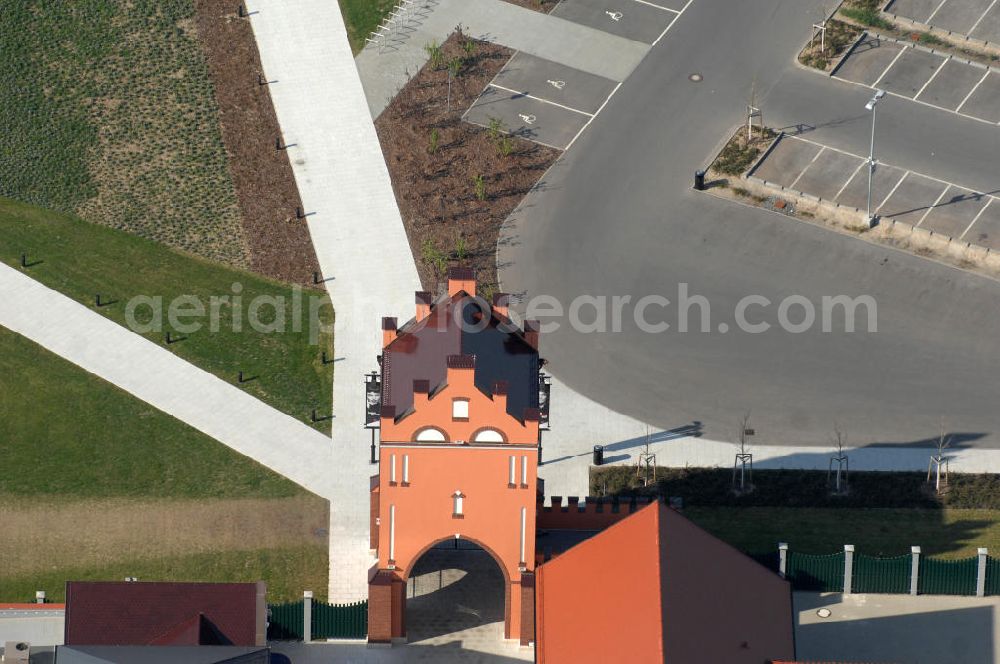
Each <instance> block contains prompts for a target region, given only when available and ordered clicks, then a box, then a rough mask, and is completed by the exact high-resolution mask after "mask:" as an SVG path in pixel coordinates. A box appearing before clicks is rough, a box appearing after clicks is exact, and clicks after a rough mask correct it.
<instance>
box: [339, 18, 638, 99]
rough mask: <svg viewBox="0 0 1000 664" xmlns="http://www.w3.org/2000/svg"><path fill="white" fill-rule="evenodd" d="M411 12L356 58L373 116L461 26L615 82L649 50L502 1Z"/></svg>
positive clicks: (472, 33)
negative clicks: (431, 47) (434, 45)
mask: <svg viewBox="0 0 1000 664" xmlns="http://www.w3.org/2000/svg"><path fill="white" fill-rule="evenodd" d="M412 16H413V18H412V19H411V20H410V21H409V22H408V23H407V24H406V25H405V27H404V29H403V30H402V31H401V32H400V34H399V36H398V37H393V38H390V39H388V40H387V41H386V45H385V47H384V48H383V49H382V51H381V52H380V51H379V49H378V47H376V46H374V45H369V46H368V47H367V48H365V49H364V50H363V51H361V53H359V54H358V56H357V59H356V61H357V67H358V72H359V73H360V75H361V80H362V82H363V83H364V87H365V92H366V93H367V95H368V105H369V108H370V109H371V114H372V117H373V118H374V117H378V115H379V114H380V113H381V112H382V110H383V109H384V108H385V107H386V106H387V105H388V103H389V101H391V100H392V98H393V97H394V96H395V95H396V93H397V92H398V91H399V90H400V89H401V88H402V87H403V86H404V85H406V82H407V81H408V80H409V78H410V77H411V76H413V75H414V74H416V73H417V71H419V70H420V68H421V67H422V66H423V65H424V63H425V62H427V53H426V52H425V51H424V46H426V45H427V44H429V43H431V42H432V41H436V42H438V43H441V42H443V41H444V40H445V39H447V38H448V35H450V34H451V33H452V32H454V30H455V28H456V26H459V25H461V26H462V28H463V30H464V31H465V33H466V34H467V35H468V36H470V37H475V38H477V39H484V40H487V41H491V42H494V43H497V44H501V45H503V46H507V47H509V48H512V49H514V50H516V51H522V52H524V53H530V54H531V55H535V56H537V57H540V58H544V59H546V60H551V61H553V62H558V63H560V64H563V65H566V66H569V67H573V68H575V69H580V70H582V71H586V72H589V73H591V74H596V75H598V76H603V77H604V78H608V79H611V80H613V81H624V80H625V79H626V78H627V77H628V75H629V74H630V73H632V70H633V69H635V68H636V66H638V64H639V62H640V61H641V60H642V59H643V57H645V55H646V53H647V52H649V46H648V45H647V44H643V43H641V42H638V41H633V40H631V39H625V38H622V37H618V36H616V35H612V34H610V33H608V32H604V31H602V30H596V29H594V28H590V27H587V26H585V25H582V24H580V23H574V22H572V21H567V20H565V19H561V18H558V17H556V16H551V15H548V14H542V13H540V12H536V11H532V10H530V9H525V8H524V7H519V6H517V5H514V4H511V3H509V2H504V1H503V0H424V1H423V2H422V3H420V7H418V8H417V9H415V10H413V14H412Z"/></svg>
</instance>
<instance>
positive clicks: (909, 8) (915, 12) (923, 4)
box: [885, 0, 941, 23]
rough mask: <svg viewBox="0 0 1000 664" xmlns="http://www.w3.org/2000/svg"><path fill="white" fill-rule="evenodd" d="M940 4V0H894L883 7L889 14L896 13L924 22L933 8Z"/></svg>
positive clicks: (932, 11)
mask: <svg viewBox="0 0 1000 664" xmlns="http://www.w3.org/2000/svg"><path fill="white" fill-rule="evenodd" d="M940 4H941V1H940V0H896V1H895V2H893V3H891V4H890V5H889V6H888V7H886V8H885V10H886V11H887V12H889V13H890V14H897V15H899V16H905V17H906V18H910V19H913V20H914V21H917V22H919V23H926V22H927V19H928V18H929V17H930V15H931V14H933V13H934V10H935V9H937V8H938V5H940Z"/></svg>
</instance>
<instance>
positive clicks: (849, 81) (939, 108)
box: [831, 47, 1000, 127]
mask: <svg viewBox="0 0 1000 664" xmlns="http://www.w3.org/2000/svg"><path fill="white" fill-rule="evenodd" d="M907 48H909V47H907ZM904 50H905V49H904ZM897 57H898V56H897ZM943 66H944V65H942V67H943ZM970 66H971V65H970ZM939 68H940V67H939ZM989 74H990V70H989V69H987V70H986V74H985V75H984V76H983V77H982V78H981V79H980V80H979V83H982V82H983V81H984V80H986V77H987V76H989ZM831 78H835V79H837V80H838V81H843V82H844V83H850V84H851V85H857V86H859V87H862V88H867V89H869V90H875V89H876V88H875V86H872V85H868V84H867V83H862V82H860V81H852V80H851V79H849V78H843V77H842V76H837V75H836V74H833V75H831ZM979 83H976V86H975V87H974V88H972V90H970V91H969V94H968V95H966V96H965V99H963V100H962V103H961V104H959V105H958V108H956V109H955V110H951V109H950V108H945V107H944V106H938V105H937V104H931V103H930V102H926V101H923V100H921V99H915V98H913V97H907V96H906V95H901V94H899V93H898V92H893V91H892V90H885V93H886V94H888V95H892V96H893V97H899V98H900V99H909V100H910V101H912V102H914V103H916V104H923V105H924V106H927V107H928V108H936V109H937V110H939V111H944V112H946V113H954V114H955V115H958V116H961V117H963V118H968V119H969V120H975V121H976V122H982V123H983V124H988V125H990V126H991V127H993V126H996V125H998V124H1000V123H998V122H991V121H990V120H985V119H983V118H979V117H976V116H975V115H969V114H968V113H962V112H960V111H959V109H960V108H962V106H963V105H964V104H965V102H967V101H968V100H969V97H971V96H972V93H973V92H975V91H976V88H977V87H979Z"/></svg>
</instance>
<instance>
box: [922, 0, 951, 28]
mask: <svg viewBox="0 0 1000 664" xmlns="http://www.w3.org/2000/svg"><path fill="white" fill-rule="evenodd" d="M946 2H948V0H941V4H940V5H938V6H937V8H936V9H935V10H934V11H932V12H931V15H930V16H928V17H927V20H926V21H923V22H924V23H926V24H927V25H932V24H931V19H932V18H934V16H935V15H937V13H938V12H939V11H941V8H942V7H944V3H946Z"/></svg>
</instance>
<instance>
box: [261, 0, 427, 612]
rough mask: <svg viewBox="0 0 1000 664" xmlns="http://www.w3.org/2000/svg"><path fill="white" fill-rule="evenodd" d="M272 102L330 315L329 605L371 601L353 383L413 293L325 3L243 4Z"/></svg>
mask: <svg viewBox="0 0 1000 664" xmlns="http://www.w3.org/2000/svg"><path fill="white" fill-rule="evenodd" d="M247 9H248V11H249V12H250V13H251V17H250V21H251V25H252V26H253V31H254V36H255V37H256V39H257V48H258V49H259V51H260V59H261V63H262V64H263V68H264V73H265V75H266V77H267V79H268V80H269V81H272V83H270V91H271V99H272V100H273V101H274V108H275V111H276V113H277V116H278V122H279V124H280V125H281V129H282V132H283V140H284V142H285V143H286V144H287V145H288V146H289V147H288V156H289V159H290V161H291V164H292V171H293V172H294V174H295V181H296V184H297V186H298V190H299V195H300V196H301V198H302V203H303V205H304V206H305V211H306V213H307V214H308V215H309V216H308V224H309V233H310V235H311V236H312V241H313V246H314V247H315V249H316V255H317V257H318V258H319V264H320V267H321V268H322V270H323V276H324V277H325V278H326V279H327V282H326V286H327V290H328V291H329V293H330V299H331V301H332V302H333V308H334V311H336V312H337V317H336V323H335V327H334V354H335V356H336V359H337V364H336V371H335V372H334V384H333V413H334V420H333V446H334V448H335V450H336V453H335V456H334V457H333V458H332V460H331V463H329V464H323V465H321V466H317V467H316V470H317V472H320V473H322V474H324V475H325V476H326V477H327V479H328V480H329V482H330V483H331V485H332V489H331V491H332V498H333V499H332V500H331V505H330V594H329V596H330V601H331V602H342V601H355V600H358V599H362V598H364V597H367V595H368V586H367V582H368V576H367V572H368V568H369V567H370V566H371V564H372V563H373V562H374V558H373V557H372V556H371V555H370V554H369V550H368V544H369V541H368V519H369V509H368V491H369V476H370V475H372V474H373V473H374V472H375V471H374V468H373V467H372V466H371V465H370V464H369V443H370V436H369V434H368V432H367V431H364V430H363V429H362V427H363V425H364V419H365V418H364V415H365V396H364V389H363V383H362V376H363V374H364V373H365V372H367V371H371V370H372V369H374V368H377V363H376V359H375V358H376V355H377V354H378V353H379V352H380V350H381V349H380V342H381V333H380V329H381V327H380V320H381V317H382V316H392V315H395V316H399V317H400V318H401V320H406V319H408V318H409V317H410V316H412V314H413V291H415V290H419V286H420V284H419V280H418V278H417V270H416V267H415V265H414V263H413V258H412V255H411V254H410V246H409V244H408V243H407V240H406V233H405V231H404V229H403V223H402V219H401V217H400V214H399V208H398V207H397V205H396V199H395V196H394V195H393V192H392V183H391V182H390V180H389V172H388V169H387V168H386V166H385V162H384V160H383V157H382V149H381V147H380V146H379V142H378V137H377V136H376V135H375V127H374V125H373V124H372V120H371V116H370V115H369V111H368V104H367V102H366V100H365V94H364V90H363V89H362V87H361V81H360V80H359V78H358V72H357V69H356V68H355V66H354V59H353V55H352V53H351V48H350V45H349V44H348V41H347V31H346V29H345V27H344V21H343V18H342V17H341V14H340V12H339V11H338V8H337V4H336V3H335V2H331V1H330V0H294V1H288V0H250V1H249V2H247Z"/></svg>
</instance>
